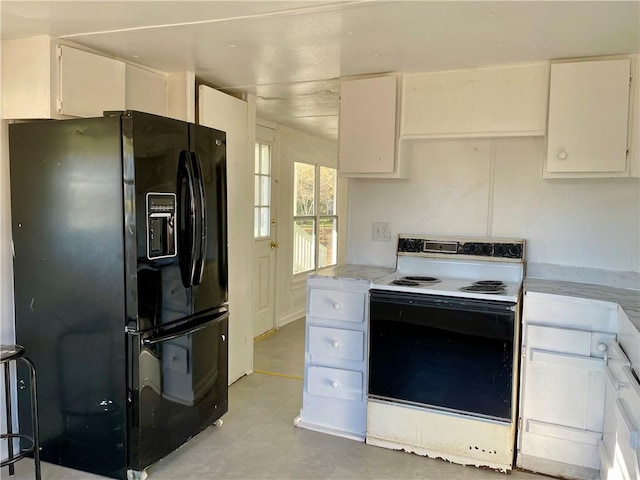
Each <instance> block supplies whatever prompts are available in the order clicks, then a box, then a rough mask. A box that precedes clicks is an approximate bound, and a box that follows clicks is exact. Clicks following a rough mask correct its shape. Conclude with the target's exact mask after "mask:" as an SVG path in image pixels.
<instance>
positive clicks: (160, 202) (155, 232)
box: [147, 193, 177, 260]
mask: <svg viewBox="0 0 640 480" xmlns="http://www.w3.org/2000/svg"><path fill="white" fill-rule="evenodd" d="M175 220H176V195H175V194H174V193H148V194H147V258H148V259H149V260H154V259H157V258H167V257H175V255H176V242H177V239H176V235H175V225H176V221H175Z"/></svg>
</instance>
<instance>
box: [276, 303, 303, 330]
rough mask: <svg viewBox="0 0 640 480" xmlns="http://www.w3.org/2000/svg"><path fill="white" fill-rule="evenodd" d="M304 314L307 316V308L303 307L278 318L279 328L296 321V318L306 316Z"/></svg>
mask: <svg viewBox="0 0 640 480" xmlns="http://www.w3.org/2000/svg"><path fill="white" fill-rule="evenodd" d="M304 316H305V309H304V307H303V308H301V309H300V310H297V311H295V312H293V313H290V314H289V315H285V316H284V317H281V318H280V319H279V320H278V328H280V327H284V326H285V325H286V324H288V323H291V322H295V321H296V320H299V319H301V318H304Z"/></svg>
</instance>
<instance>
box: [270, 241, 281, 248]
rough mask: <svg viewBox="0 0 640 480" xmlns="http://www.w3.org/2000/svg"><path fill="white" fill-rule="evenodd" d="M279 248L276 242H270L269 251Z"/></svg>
mask: <svg viewBox="0 0 640 480" xmlns="http://www.w3.org/2000/svg"><path fill="white" fill-rule="evenodd" d="M279 246H280V244H279V243H278V242H271V250H273V249H274V248H278V247H279Z"/></svg>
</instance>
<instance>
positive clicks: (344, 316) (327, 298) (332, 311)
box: [309, 288, 366, 323]
mask: <svg viewBox="0 0 640 480" xmlns="http://www.w3.org/2000/svg"><path fill="white" fill-rule="evenodd" d="M365 301H366V294H365V293H364V292H348V291H344V290H323V289H317V288H313V289H311V291H310V292H309V313H310V315H311V316H312V317H320V318H326V319H329V320H342V321H347V322H358V323H361V322H364V311H365V310H364V309H365Z"/></svg>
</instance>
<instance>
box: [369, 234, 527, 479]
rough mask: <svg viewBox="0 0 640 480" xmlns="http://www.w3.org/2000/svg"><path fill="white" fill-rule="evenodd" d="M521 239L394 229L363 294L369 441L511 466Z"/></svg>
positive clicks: (470, 462) (454, 458) (462, 460)
mask: <svg viewBox="0 0 640 480" xmlns="http://www.w3.org/2000/svg"><path fill="white" fill-rule="evenodd" d="M524 256H525V242H524V240H521V239H495V238H477V237H474V238H467V237H446V238H444V237H436V236H430V235H414V234H411V235H400V236H399V238H398V246H397V269H396V271H395V272H394V273H393V274H390V275H387V276H384V277H382V278H379V279H377V280H375V281H374V282H373V285H372V287H371V291H370V301H369V386H368V402H367V436H366V441H367V443H370V444H373V445H377V446H383V447H387V448H393V449H398V450H405V451H409V452H413V453H417V454H420V455H426V456H429V457H435V458H444V459H446V460H449V461H451V462H455V463H461V464H464V465H476V466H480V467H488V468H493V469H497V470H501V471H508V470H510V469H511V468H512V463H513V455H514V447H515V434H516V423H517V422H516V406H517V378H518V374H517V371H518V358H519V342H518V338H519V333H520V305H521V297H522V280H523V277H524V265H525V263H524Z"/></svg>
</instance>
